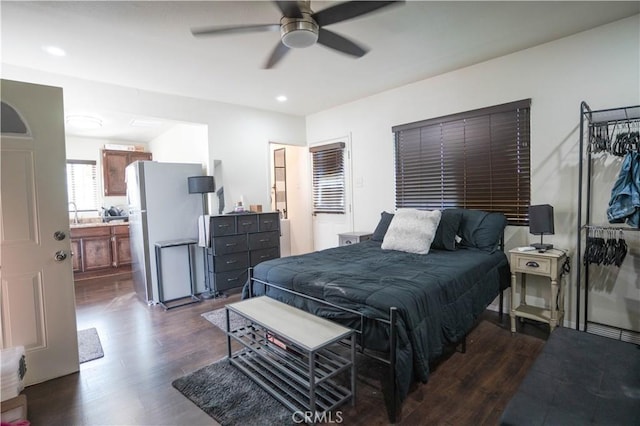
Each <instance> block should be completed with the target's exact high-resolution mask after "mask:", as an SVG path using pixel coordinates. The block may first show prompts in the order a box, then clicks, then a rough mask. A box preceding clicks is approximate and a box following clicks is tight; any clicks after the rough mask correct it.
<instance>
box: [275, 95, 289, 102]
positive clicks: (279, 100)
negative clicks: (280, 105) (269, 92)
mask: <svg viewBox="0 0 640 426" xmlns="http://www.w3.org/2000/svg"><path fill="white" fill-rule="evenodd" d="M286 100H287V97H286V96H285V95H280V96H276V101H278V102H286Z"/></svg>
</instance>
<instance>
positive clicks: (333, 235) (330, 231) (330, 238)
mask: <svg viewBox="0 0 640 426" xmlns="http://www.w3.org/2000/svg"><path fill="white" fill-rule="evenodd" d="M337 143H344V145H345V147H344V213H340V214H336V213H317V212H313V213H312V214H313V249H314V250H316V251H317V250H324V249H326V248H330V247H337V246H338V241H339V238H338V234H340V233H343V232H350V231H353V209H352V206H351V196H352V195H351V193H352V190H351V188H352V177H351V138H350V137H348V136H345V137H342V138H338V139H332V140H328V141H323V142H318V143H314V144H311V145H310V146H309V148H313V147H322V146H331V145H333V144H337ZM309 161H310V163H312V159H311V154H310V156H309ZM310 169H311V173H312V174H313V173H314V171H313V164H311V167H310ZM312 180H313V177H312ZM312 185H313V183H312ZM313 190H314V189H313V188H311V191H312V192H313ZM312 196H313V194H312ZM312 204H313V202H312ZM312 209H313V205H312Z"/></svg>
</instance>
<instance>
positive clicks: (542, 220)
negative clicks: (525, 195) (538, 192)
mask: <svg viewBox="0 0 640 426" xmlns="http://www.w3.org/2000/svg"><path fill="white" fill-rule="evenodd" d="M529 232H530V233H531V234H534V235H536V234H540V244H531V247H535V248H536V249H537V250H539V251H545V250H550V249H552V248H553V244H545V243H543V242H542V236H543V235H553V233H554V227H553V206H551V205H549V204H539V205H536V206H529Z"/></svg>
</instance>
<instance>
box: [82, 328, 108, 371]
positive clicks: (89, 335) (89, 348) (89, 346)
mask: <svg viewBox="0 0 640 426" xmlns="http://www.w3.org/2000/svg"><path fill="white" fill-rule="evenodd" d="M78 355H79V358H80V364H82V363H83V362H87V361H92V360H94V359H98V358H102V357H103V356H104V352H103V350H102V343H100V336H98V330H96V329H95V328H88V329H86V330H80V331H78Z"/></svg>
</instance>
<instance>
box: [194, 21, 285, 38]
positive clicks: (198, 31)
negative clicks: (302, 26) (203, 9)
mask: <svg viewBox="0 0 640 426" xmlns="http://www.w3.org/2000/svg"><path fill="white" fill-rule="evenodd" d="M264 31H280V24H260V25H239V26H233V27H198V28H192V29H191V34H193V35H194V36H196V37H201V36H216V35H224V34H244V33H255V32H264Z"/></svg>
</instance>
